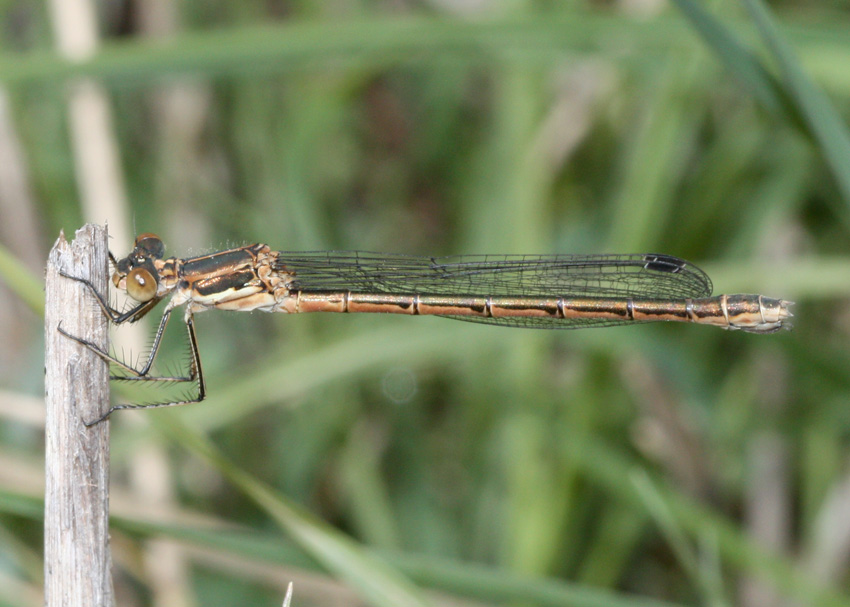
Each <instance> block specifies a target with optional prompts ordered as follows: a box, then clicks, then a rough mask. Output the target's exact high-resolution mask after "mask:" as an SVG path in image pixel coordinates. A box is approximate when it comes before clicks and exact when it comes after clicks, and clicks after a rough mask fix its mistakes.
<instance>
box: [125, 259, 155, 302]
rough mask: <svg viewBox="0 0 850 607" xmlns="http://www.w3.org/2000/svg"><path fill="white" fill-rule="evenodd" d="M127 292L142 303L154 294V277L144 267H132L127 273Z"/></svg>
mask: <svg viewBox="0 0 850 607" xmlns="http://www.w3.org/2000/svg"><path fill="white" fill-rule="evenodd" d="M127 294H128V295H129V296H130V297H132V298H133V299H135V300H136V301H138V302H139V303H144V302H146V301H150V300H151V299H153V298H154V296H155V295H156V279H155V278H154V276H153V274H151V272H150V270H147V269H146V268H134V269H133V270H131V271H130V273H129V274H127Z"/></svg>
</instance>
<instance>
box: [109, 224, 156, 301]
mask: <svg viewBox="0 0 850 607" xmlns="http://www.w3.org/2000/svg"><path fill="white" fill-rule="evenodd" d="M164 253H165V246H164V245H163V244H162V240H160V238H159V237H158V236H157V235H156V234H149V233H145V234H139V235H138V236H137V237H136V242H135V246H134V248H133V252H132V253H130V254H129V255H128V256H127V257H125V258H123V259H119V260H118V261H117V262H115V273H114V274H112V284H114V285H115V286H116V288H119V289H122V290H124V291H126V292H127V294H128V295H129V296H130V297H132V298H133V299H135V300H136V301H138V302H140V303H144V302H147V301H150V300H151V299H153V298H154V297H155V296H156V293H157V289H158V283H159V275H158V272H157V270H156V267H155V265H154V261H155V260H158V259H162V256H163V254H164Z"/></svg>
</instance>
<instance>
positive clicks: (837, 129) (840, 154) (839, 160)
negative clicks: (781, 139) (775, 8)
mask: <svg viewBox="0 0 850 607" xmlns="http://www.w3.org/2000/svg"><path fill="white" fill-rule="evenodd" d="M744 6H745V7H746V8H747V10H748V11H749V13H750V15H751V16H752V18H753V21H754V22H755V24H756V27H757V28H758V30H759V33H760V34H761V36H762V38H763V39H764V41H765V43H766V44H767V46H768V48H769V49H770V52H771V53H772V54H773V56H774V57H775V59H776V61H777V63H778V65H779V68H780V70H781V71H782V75H783V77H784V79H785V90H786V91H787V93H788V95H789V96H790V97H791V99H792V100H793V101H794V104H795V105H796V107H797V110H798V111H799V114H800V116H802V119H803V121H804V122H805V124H806V127H807V128H808V129H809V132H810V133H811V136H812V137H813V138H814V139H815V141H817V143H818V144H819V146H820V149H821V152H822V153H823V155H824V157H825V158H826V161H827V164H828V165H829V167H830V168H831V169H832V173H833V175H835V179H836V181H837V182H838V186H839V189H840V190H841V193H842V196H843V197H844V202H845V204H850V133H848V130H847V126H846V125H845V124H844V121H843V120H842V119H841V117H840V116H839V115H838V112H837V111H836V110H835V108H834V107H833V105H832V103H831V102H830V101H829V99H828V98H827V97H826V95H825V94H824V93H823V91H821V90H820V89H819V88H818V87H817V86H815V84H814V83H813V82H812V81H811V79H810V78H809V77H808V76H807V75H806V72H805V70H804V69H803V66H802V65H801V63H800V61H799V59H798V58H797V56H796V54H795V52H794V51H793V50H792V48H791V45H790V44H789V43H788V42H787V40H786V39H785V37H784V36H783V35H782V33H781V32H780V31H779V28H777V27H776V24H775V23H774V21H773V19H772V18H771V16H770V14H769V12H768V9H767V7H766V6H765V5H764V3H763V2H762V1H761V0H744ZM844 219H845V221H846V220H847V219H848V218H847V217H846V216H845V217H844Z"/></svg>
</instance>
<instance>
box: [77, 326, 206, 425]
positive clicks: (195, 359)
mask: <svg viewBox="0 0 850 607" xmlns="http://www.w3.org/2000/svg"><path fill="white" fill-rule="evenodd" d="M169 311H170V310H169ZM166 315H167V313H166V314H164V315H163V316H166ZM184 321H185V323H186V329H187V330H188V333H189V345H190V349H191V352H192V362H191V365H190V369H189V377H187V378H182V379H177V378H158V377H122V378H118V379H123V380H131V381H132V380H142V381H157V380H162V381H191V380H192V379H195V378H197V380H198V392H197V394H196V395H195V396H194V397H193V398H187V399H183V400H176V401H169V402H163V403H146V404H141V405H130V404H126V405H114V406H112V407H110V408H109V410H108V411H107V412H106V413H104V414H103V415H101V416H100V417H98V418H97V419H95V420H92V421H90V422H83V423H84V424H85V425H86V427H91V426H94V425H96V424H99V423H100V422H102V421H103V420H105V419H106V418H108V417H109V416H110V415H112V413H114V412H115V411H120V410H122V409H157V408H160V407H177V406H180V405H190V404H193V403H200V402H202V401H203V400H204V399H205V398H206V396H207V385H206V381H205V380H204V371H203V368H202V367H201V356H200V353H199V352H198V340H197V338H196V337H195V321H194V318H193V316H192V314H191V313H190V312H187V314H186V317H185V319H184ZM164 324H165V322H163V323H160V327H161V329H164ZM109 358H110V359H111V357H109ZM131 369H132V368H131ZM190 378H191V379H190Z"/></svg>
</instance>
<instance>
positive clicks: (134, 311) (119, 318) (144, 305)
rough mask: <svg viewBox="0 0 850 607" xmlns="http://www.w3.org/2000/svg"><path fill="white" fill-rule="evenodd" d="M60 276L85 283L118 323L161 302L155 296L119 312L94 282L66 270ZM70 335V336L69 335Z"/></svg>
mask: <svg viewBox="0 0 850 607" xmlns="http://www.w3.org/2000/svg"><path fill="white" fill-rule="evenodd" d="M109 255H110V258H111V257H112V253H110V254H109ZM59 275H60V276H63V277H64V278H70V279H71V280H76V281H77V282H79V283H82V284H83V285H85V286H86V287H87V288H88V290H89V291H91V293H92V295H94V297H95V299H96V301H97V303H98V305H99V306H100V309H101V310H103V313H104V314H106V315H107V316H108V317H109V320H111V321H112V322H113V323H115V324H116V325H120V324H124V323H125V322H127V321H130V322H136V321H137V320H139V319H141V318H142V317H143V316H145V315H146V314H147V313H148V312H150V311H151V310H153V309H154V307H156V305H157V304H158V303H159V302H160V299H161V298H159V297H154V298H153V299H151V300H150V301H145V302H142V303H139V304H138V305H136V306H133V307H132V308H130V309H129V310H127V311H126V312H119V311H118V310H116V309H115V308H113V307H112V306H110V305H109V302H108V301H106V298H105V297H104V296H103V295H102V294H101V293H100V292H98V290H97V289H96V288H95V286H94V285H93V284H92V282H91V281H90V280H88V279H86V278H80V277H79V276H71V275H70V274H66V273H65V272H59ZM63 334H64V335H68V334H67V333H63ZM69 337H70V336H69Z"/></svg>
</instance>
